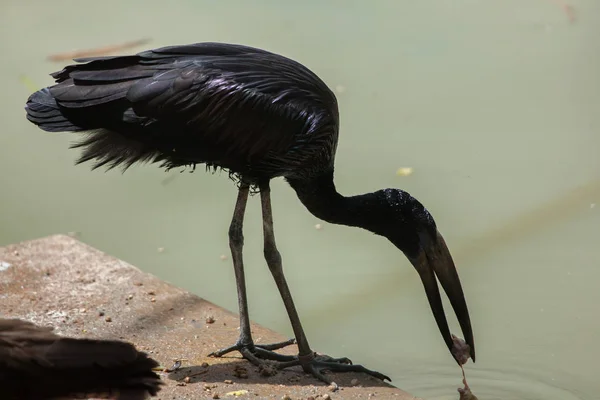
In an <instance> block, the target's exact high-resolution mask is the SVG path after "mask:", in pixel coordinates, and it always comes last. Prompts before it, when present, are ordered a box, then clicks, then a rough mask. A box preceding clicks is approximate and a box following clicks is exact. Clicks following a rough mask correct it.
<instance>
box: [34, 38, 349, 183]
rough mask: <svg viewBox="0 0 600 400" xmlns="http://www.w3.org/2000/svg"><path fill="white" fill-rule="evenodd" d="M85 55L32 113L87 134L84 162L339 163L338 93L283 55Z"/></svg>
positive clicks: (250, 171) (287, 167)
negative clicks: (335, 159) (336, 154)
mask: <svg viewBox="0 0 600 400" xmlns="http://www.w3.org/2000/svg"><path fill="white" fill-rule="evenodd" d="M77 61H81V62H82V63H80V64H75V65H70V66H67V67H65V68H64V69H63V70H62V71H59V72H56V73H54V74H53V75H52V76H53V77H54V78H55V80H56V84H55V85H54V86H51V87H49V88H46V89H42V90H40V91H38V92H36V93H34V94H33V95H31V96H30V98H29V100H28V102H27V106H26V110H27V118H28V119H29V120H30V121H31V122H33V123H35V124H36V125H38V126H39V127H40V128H42V129H44V130H46V131H51V132H56V131H86V133H87V136H86V138H85V139H84V140H83V141H82V142H80V143H79V144H78V147H82V148H83V154H82V157H81V159H80V162H83V161H88V160H95V161H96V167H97V166H101V165H107V166H108V167H115V166H117V165H121V166H123V167H129V166H130V165H132V164H133V163H135V162H138V161H153V162H158V161H160V162H162V163H163V165H164V166H166V167H175V166H180V165H187V164H196V163H205V164H207V165H209V166H213V167H221V168H225V169H229V170H231V171H232V172H235V173H238V174H241V175H245V176H246V177H247V178H250V179H260V178H271V177H274V176H288V175H293V174H307V173H308V174H310V173H311V170H312V169H315V168H322V167H323V165H324V164H328V163H332V162H333V157H334V154H335V148H336V145H337V135H338V109H337V102H336V99H335V95H334V94H333V93H332V92H331V90H329V88H328V87H327V85H325V83H324V82H323V81H322V80H321V79H319V78H318V77H317V76H316V75H315V74H314V73H313V72H311V71H310V70H309V69H308V68H306V67H304V66H303V65H301V64H299V63H297V62H295V61H293V60H290V59H288V58H285V57H283V56H280V55H277V54H273V53H270V52H267V51H264V50H260V49H255V48H252V47H246V46H240V45H232V44H224V43H199V44H194V45H187V46H172V47H165V48H161V49H156V50H149V51H145V52H142V53H139V54H137V55H134V56H122V57H102V58H92V59H82V60H77Z"/></svg>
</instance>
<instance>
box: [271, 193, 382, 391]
mask: <svg viewBox="0 0 600 400" xmlns="http://www.w3.org/2000/svg"><path fill="white" fill-rule="evenodd" d="M260 200H261V204H262V213H263V231H264V253H265V259H266V261H267V265H268V266H269V270H270V271H271V274H272V275H273V279H274V280H275V284H276V285H277V288H278V289H279V293H280V294H281V298H282V299H283V304H284V305H285V308H286V310H287V313H288V316H289V318H290V322H291V324H292V329H293V330H294V335H295V336H296V342H297V343H298V357H297V358H296V359H295V360H293V361H289V362H280V363H277V364H276V365H275V367H276V368H278V369H283V368H288V367H292V366H296V365H300V366H302V369H303V370H304V371H305V372H307V373H310V374H312V375H313V376H314V377H316V378H317V379H319V380H321V381H323V382H326V383H328V384H334V383H333V382H332V381H331V379H329V378H327V377H326V376H325V375H323V373H322V370H330V371H336V372H351V371H352V372H364V373H367V374H369V375H372V376H375V377H376V378H379V379H381V380H384V379H387V380H390V381H391V379H390V378H388V377H387V376H385V375H383V374H381V373H379V372H376V371H371V370H368V369H366V368H365V367H363V366H362V365H352V362H351V361H350V360H349V359H348V358H346V357H343V358H332V357H329V356H325V355H317V354H316V353H315V352H314V351H312V349H311V348H310V345H309V344H308V339H307V338H306V334H305V333H304V329H303V328H302V324H301V323H300V317H299V316H298V312H297V311H296V306H295V305H294V300H293V299H292V294H291V292H290V288H289V287H288V284H287V282H286V280H285V276H284V274H283V266H282V263H281V255H280V254H279V250H277V246H276V244H275V234H274V232H273V212H272V210H271V189H270V187H269V182H265V183H262V184H261V185H260Z"/></svg>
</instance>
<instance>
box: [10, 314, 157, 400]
mask: <svg viewBox="0 0 600 400" xmlns="http://www.w3.org/2000/svg"><path fill="white" fill-rule="evenodd" d="M157 366H158V363H157V362H156V361H155V360H153V359H151V358H149V357H148V356H147V355H146V354H145V353H141V352H139V351H137V350H136V349H135V347H134V346H133V345H132V344H130V343H125V342H121V341H115V340H96V339H74V338H68V337H62V336H58V335H56V334H54V333H53V332H52V328H51V327H41V326H37V325H34V324H32V323H30V322H27V321H22V320H19V319H0V398H2V399H6V400H13V399H14V400H46V399H58V398H66V397H75V396H78V395H80V394H90V395H93V394H96V395H98V394H114V395H116V396H117V397H116V398H117V399H120V400H141V399H145V398H146V397H147V396H148V395H151V396H155V395H156V393H157V392H158V391H159V390H160V386H161V385H162V382H161V380H160V377H159V376H158V375H157V374H156V373H154V372H153V371H152V368H154V367H157Z"/></svg>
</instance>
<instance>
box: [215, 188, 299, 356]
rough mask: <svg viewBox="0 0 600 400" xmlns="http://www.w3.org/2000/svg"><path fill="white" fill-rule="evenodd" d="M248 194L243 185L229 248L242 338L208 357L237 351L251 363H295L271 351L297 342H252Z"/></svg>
mask: <svg viewBox="0 0 600 400" xmlns="http://www.w3.org/2000/svg"><path fill="white" fill-rule="evenodd" d="M249 190H250V187H249V186H248V184H246V183H243V182H242V183H241V185H240V189H239V192H238V197H237V201H236V203H235V210H234V212H233V218H232V219H231V225H230V226H229V247H230V248H231V257H232V259H233V269H234V271H235V283H236V286H237V294H238V307H239V312H240V336H239V338H238V340H237V342H236V344H234V345H233V346H230V347H227V348H224V349H221V350H218V351H215V352H213V353H211V354H209V356H214V357H221V356H223V355H225V354H227V353H230V352H232V351H235V350H237V351H239V352H240V353H242V355H243V356H244V357H245V358H247V359H249V360H250V361H252V362H255V361H256V360H255V359H256V358H257V357H258V358H264V359H269V360H279V361H290V360H292V359H294V357H292V356H284V355H281V354H277V353H274V352H272V351H270V350H276V349H280V348H283V347H286V346H289V345H291V344H294V343H295V340H294V339H290V340H287V341H285V342H281V343H273V344H264V345H255V344H254V341H253V340H252V333H251V332H250V317H249V315H248V299H247V296H246V277H245V275H244V261H243V257H242V248H243V247H244V234H243V223H244V213H245V212H246V203H247V202H248V193H249Z"/></svg>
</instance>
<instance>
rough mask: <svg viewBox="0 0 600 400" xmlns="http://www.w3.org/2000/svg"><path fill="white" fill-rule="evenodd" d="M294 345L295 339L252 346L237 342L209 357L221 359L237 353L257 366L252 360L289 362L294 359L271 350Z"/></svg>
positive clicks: (214, 352)
mask: <svg viewBox="0 0 600 400" xmlns="http://www.w3.org/2000/svg"><path fill="white" fill-rule="evenodd" d="M295 343H296V339H289V340H286V341H284V342H278V343H270V344H253V343H249V344H246V343H242V342H239V341H238V343H236V344H234V345H233V346H229V347H226V348H224V349H220V350H217V351H213V352H212V353H210V354H209V355H208V356H209V357H217V358H218V357H223V356H224V355H225V354H228V353H231V352H232V351H238V352H240V354H242V356H244V358H245V359H247V360H248V361H250V362H252V363H253V364H255V365H258V364H257V363H256V362H255V361H254V360H253V359H256V360H258V361H260V360H274V361H283V362H289V361H293V360H294V359H295V358H296V357H294V356H288V355H284V354H278V353H275V352H274V351H273V350H278V349H282V348H284V347H287V346H291V345H293V344H295Z"/></svg>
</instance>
